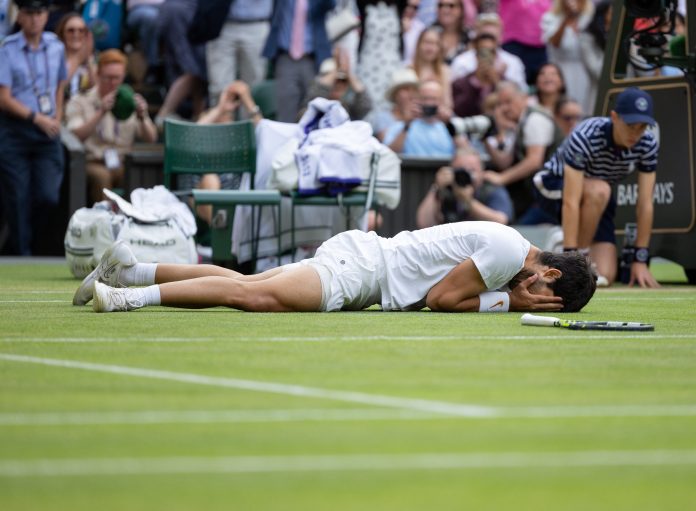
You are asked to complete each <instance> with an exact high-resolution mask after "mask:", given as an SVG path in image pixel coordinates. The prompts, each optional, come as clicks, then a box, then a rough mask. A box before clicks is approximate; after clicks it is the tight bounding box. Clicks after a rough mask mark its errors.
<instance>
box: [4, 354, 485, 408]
mask: <svg viewBox="0 0 696 511" xmlns="http://www.w3.org/2000/svg"><path fill="white" fill-rule="evenodd" d="M0 360H8V361H11V362H22V363H30V364H40V365H46V366H53V367H64V368H69V369H83V370H86V371H95V372H101V373H111V374H120V375H126V376H136V377H140V378H151V379H155V380H167V381H176V382H180V383H192V384H195V385H208V386H212V387H222V388H233V389H240V390H250V391H255V392H268V393H272V394H284V395H289V396H300V397H311V398H317V399H329V400H334V401H342V402H348V403H361V404H365V405H374V406H384V407H387V408H400V409H404V410H415V411H421V412H430V413H442V414H447V415H461V416H465V417H471V416H480V415H491V414H493V413H494V412H493V410H492V409H491V407H488V406H477V405H468V404H458V403H448V402H444V401H433V400H427V399H411V398H406V397H395V396H385V395H380V394H366V393H364V392H351V391H344V390H330V389H322V388H318V387H306V386H304V385H292V384H287V383H276V382H266V381H255V380H242V379H238V378H224V377H216V376H205V375H200V374H192V373H178V372H172V371H161V370H157V369H145V368H139V367H127V366H117V365H109V364H96V363H90V362H80V361H77V360H62V359H54V358H41V357H30V356H25V355H12V354H9V353H0Z"/></svg>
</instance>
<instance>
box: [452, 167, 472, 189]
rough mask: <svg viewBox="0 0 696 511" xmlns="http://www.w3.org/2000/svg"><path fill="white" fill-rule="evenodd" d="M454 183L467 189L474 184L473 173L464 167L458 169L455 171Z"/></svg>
mask: <svg viewBox="0 0 696 511" xmlns="http://www.w3.org/2000/svg"><path fill="white" fill-rule="evenodd" d="M454 182H455V183H457V186H460V187H462V188H463V187H465V186H469V185H471V184H472V179H471V172H469V170H468V169H465V168H464V167H458V168H456V169H454Z"/></svg>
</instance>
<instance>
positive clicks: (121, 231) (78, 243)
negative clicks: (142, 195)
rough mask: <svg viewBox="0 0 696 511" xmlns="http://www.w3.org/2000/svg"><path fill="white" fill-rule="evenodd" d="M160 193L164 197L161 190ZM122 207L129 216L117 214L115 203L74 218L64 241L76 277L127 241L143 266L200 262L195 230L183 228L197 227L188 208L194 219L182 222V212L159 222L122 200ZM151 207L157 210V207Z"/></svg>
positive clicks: (79, 212)
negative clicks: (144, 219)
mask: <svg viewBox="0 0 696 511" xmlns="http://www.w3.org/2000/svg"><path fill="white" fill-rule="evenodd" d="M167 193H169V192H167ZM159 194H162V191H161V190H159ZM107 195H109V196H110V197H111V196H112V195H111V194H107ZM166 199H167V200H168V199H169V198H168V197H166ZM163 202H166V200H165V201H163ZM118 204H119V206H123V208H121V213H128V214H120V213H114V212H113V211H112V209H111V208H112V205H111V202H109V201H102V202H98V203H96V204H95V207H93V208H80V209H78V210H77V211H75V213H73V215H72V217H71V218H70V221H69V222H68V229H67V231H66V232H65V239H64V247H65V259H66V261H67V263H68V267H69V268H70V272H71V273H72V274H73V275H74V276H75V277H76V278H80V279H81V278H84V277H86V276H87V275H88V274H89V273H90V272H91V271H92V270H93V269H94V268H95V267H96V266H97V264H99V261H100V260H101V257H102V255H103V254H104V252H105V251H106V249H107V248H109V247H110V246H111V245H112V244H113V243H114V241H117V240H124V241H126V242H127V243H128V244H129V245H130V247H131V249H132V250H133V253H134V254H135V257H136V258H137V259H138V261H140V262H143V263H196V262H198V254H197V252H196V243H195V241H194V239H193V235H194V234H195V227H193V229H194V230H193V232H191V227H187V229H188V231H187V232H184V228H182V227H181V225H182V224H184V225H186V224H189V223H190V222H192V223H193V225H194V226H195V220H193V215H192V214H191V213H190V211H188V209H186V210H185V211H186V214H187V215H191V218H190V219H189V218H185V219H184V220H183V221H182V218H181V216H182V211H178V215H177V216H172V217H170V218H160V219H156V218H155V217H154V216H150V217H148V216H147V214H146V213H143V212H142V211H138V210H137V209H135V208H133V207H132V205H131V204H130V203H129V202H128V201H125V200H124V199H122V198H120V197H119V200H118ZM150 206H152V207H156V206H157V204H150ZM130 215H134V216H138V217H139V218H134V216H130ZM143 218H150V219H151V221H143Z"/></svg>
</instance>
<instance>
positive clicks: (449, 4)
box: [437, 2, 457, 9]
mask: <svg viewBox="0 0 696 511" xmlns="http://www.w3.org/2000/svg"><path fill="white" fill-rule="evenodd" d="M456 7H457V4H456V3H454V2H440V3H438V4H437V8H438V9H455V8H456Z"/></svg>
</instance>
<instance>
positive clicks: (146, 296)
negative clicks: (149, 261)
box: [141, 264, 162, 305]
mask: <svg viewBox="0 0 696 511" xmlns="http://www.w3.org/2000/svg"><path fill="white" fill-rule="evenodd" d="M153 266H155V265H154V264H153ZM141 291H142V292H143V301H144V302H145V304H146V305H161V304H162V297H161V296H160V287H159V286H158V285H156V284H155V285H154V286H147V287H145V288H141Z"/></svg>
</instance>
